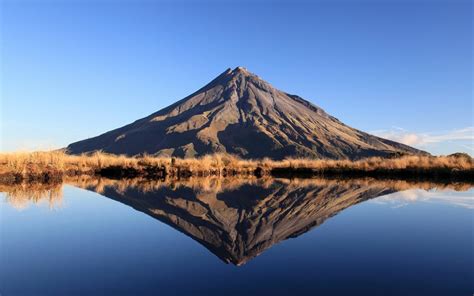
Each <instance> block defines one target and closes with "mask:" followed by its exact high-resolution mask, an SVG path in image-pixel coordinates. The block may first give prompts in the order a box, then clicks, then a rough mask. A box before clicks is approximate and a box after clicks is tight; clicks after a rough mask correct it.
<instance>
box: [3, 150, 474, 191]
mask: <svg viewBox="0 0 474 296" xmlns="http://www.w3.org/2000/svg"><path fill="white" fill-rule="evenodd" d="M73 176H96V177H106V178H109V179H130V178H144V179H148V180H163V179H175V180H180V179H186V178H190V177H199V178H201V177H202V178H205V177H219V178H229V177H240V178H248V177H255V178H262V177H273V178H286V179H292V178H340V179H344V178H346V179H347V178H364V177H370V178H375V179H382V180H384V179H398V180H434V181H436V182H444V183H447V182H459V181H462V182H468V183H474V161H473V159H472V158H471V157H470V156H468V155H464V154H462V155H453V156H401V157H399V158H385V159H384V158H379V157H372V158H366V159H361V160H357V161H350V160H322V159H319V160H315V159H285V160H280V161H275V160H270V159H262V160H243V159H240V158H237V157H235V156H232V155H226V154H215V155H206V156H204V157H201V158H194V159H180V158H164V157H152V156H141V157H126V156H120V155H119V156H117V155H110V154H105V153H100V152H99V153H94V154H91V155H69V154H66V153H64V152H62V151H51V152H32V153H10V154H0V184H15V183H22V182H44V183H48V182H61V181H62V179H63V178H65V177H73Z"/></svg>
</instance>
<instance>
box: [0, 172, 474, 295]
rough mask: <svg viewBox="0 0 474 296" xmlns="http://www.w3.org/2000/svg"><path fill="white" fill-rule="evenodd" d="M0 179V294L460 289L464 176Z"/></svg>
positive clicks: (472, 204)
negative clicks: (416, 179)
mask: <svg viewBox="0 0 474 296" xmlns="http://www.w3.org/2000/svg"><path fill="white" fill-rule="evenodd" d="M0 189H2V191H5V193H1V196H0V206H1V208H0V213H1V217H0V219H1V221H0V222H1V228H0V230H1V232H0V235H1V243H0V256H1V257H0V260H1V261H0V262H1V264H0V292H1V293H2V295H64V294H68V295H72V294H77V295H99V294H101V295H104V294H107V295H116V294H128V295H133V294H135V295H136V294H160V295H176V294H182V295H189V294H201V295H223V294H224V293H225V294H228V295H242V294H257V295H266V294H269V293H272V294H281V295H283V294H288V293H292V294H302V295H307V294H316V293H321V294H324V295H326V294H331V295H348V294H350V295H358V294H365V295H367V294H373V295H380V294H383V295H471V294H472V292H473V291H474V290H473V284H472V283H473V254H472V242H473V241H472V238H473V237H472V234H473V228H472V226H473V224H472V222H473V218H472V217H473V216H472V214H473V209H474V198H473V195H474V190H473V189H472V188H470V186H465V185H464V186H459V185H452V186H447V187H446V186H441V187H440V186H433V185H432V184H426V183H420V184H415V185H414V184H406V182H405V183H404V182H368V181H344V182H342V181H331V180H306V181H297V180H296V181H291V182H290V181H284V180H259V181H255V180H252V181H245V182H243V181H235V180H234V181H232V180H231V181H228V180H224V181H223V180H220V179H206V180H195V181H192V182H188V183H186V182H184V183H182V182H181V183H166V182H145V181H140V180H138V181H137V180H135V181H131V180H129V181H121V182H119V181H113V180H104V179H101V180H80V181H76V182H73V183H72V184H70V185H64V186H54V185H51V186H46V185H44V186H36V187H34V186H26V185H25V186H23V187H16V188H0ZM456 190H458V191H456Z"/></svg>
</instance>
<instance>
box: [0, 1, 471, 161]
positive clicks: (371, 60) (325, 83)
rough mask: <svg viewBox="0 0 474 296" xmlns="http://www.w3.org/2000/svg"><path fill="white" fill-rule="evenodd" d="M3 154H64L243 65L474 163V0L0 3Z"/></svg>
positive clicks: (382, 128)
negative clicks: (45, 151) (53, 151)
mask: <svg viewBox="0 0 474 296" xmlns="http://www.w3.org/2000/svg"><path fill="white" fill-rule="evenodd" d="M1 3H2V4H1V48H0V50H1V55H0V57H1V78H0V82H1V86H0V87H1V105H0V106H1V120H0V124H1V143H0V144H1V146H0V148H1V150H2V151H11V150H16V149H38V148H56V147H63V146H66V145H67V144H69V143H71V142H73V141H77V140H81V139H84V138H88V137H91V136H95V135H98V134H100V133H103V132H105V131H108V130H110V129H113V128H116V127H120V126H122V125H124V124H127V123H129V122H132V121H134V120H136V119H138V118H141V117H144V116H146V115H148V114H150V113H153V112H155V111H157V110H159V109H161V108H163V107H165V106H167V105H169V104H171V103H172V102H174V101H176V100H178V99H181V98H183V97H184V96H186V95H188V94H190V93H191V92H193V91H195V90H197V89H198V88H200V87H201V86H203V85H204V84H205V83H207V82H208V81H210V80H211V79H213V78H214V77H215V76H217V75H218V74H219V73H221V72H223V71H224V70H225V69H226V68H228V67H232V68H233V67H236V66H244V67H246V68H248V69H249V70H250V71H251V72H254V73H256V74H258V75H259V76H260V77H262V78H263V79H265V80H267V81H269V82H270V83H272V84H273V85H274V86H275V87H277V88H279V89H281V90H284V91H286V92H290V93H294V94H298V95H300V96H302V97H304V98H306V99H308V100H310V101H311V102H313V103H315V104H316V105H319V106H321V107H322V108H324V109H325V110H326V111H327V112H329V113H330V114H332V115H334V116H336V117H337V118H339V119H340V120H341V121H343V122H345V123H347V124H349V125H351V126H353V127H356V128H359V129H362V130H365V131H369V132H374V133H376V134H378V135H382V136H385V137H389V138H392V139H396V140H400V141H404V142H406V143H409V144H412V145H414V146H416V147H420V148H423V149H426V150H428V151H430V152H432V153H435V154H440V153H441V154H445V153H452V152H455V151H465V152H469V153H471V154H472V153H473V150H472V149H474V148H473V133H474V130H473V126H474V124H473V99H472V95H473V92H472V83H473V79H472V69H473V68H472V67H473V65H472V38H473V36H472V33H473V32H472V18H473V7H472V3H471V1H459V0H433V1H429V0H419V1H408V0H400V1H395V0H393V1H383V0H381V1H357V0H353V1H350V0H346V1H343V0H339V1H338V0H336V1H312V2H309V1H308V2H295V1H288V2H287V3H285V2H282V1H280V2H277V1H253V2H250V1H174V2H173V1H167V2H164V1H105V0H104V1H58V0H57V1H21V0H20V1H18V0H17V1H9V0H2V1H1Z"/></svg>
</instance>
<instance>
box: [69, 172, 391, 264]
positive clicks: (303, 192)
mask: <svg viewBox="0 0 474 296" xmlns="http://www.w3.org/2000/svg"><path fill="white" fill-rule="evenodd" d="M218 181H219V180H218ZM143 185H144V186H145V187H143V188H142V187H140V186H139V185H138V186H137V187H131V186H128V185H125V186H121V183H120V181H118V182H117V183H112V184H105V185H104V184H100V185H98V186H91V185H89V186H83V188H85V189H88V190H92V191H96V192H98V193H99V194H101V195H103V196H106V197H108V198H111V199H113V200H116V201H118V202H121V203H123V204H126V205H129V206H131V207H133V208H134V209H136V210H137V211H140V212H143V213H145V214H147V215H149V216H151V217H153V218H155V219H157V220H159V221H161V222H163V223H166V224H168V225H170V226H171V227H173V228H174V229H176V230H178V231H180V232H182V233H184V234H186V235H187V236H189V237H191V238H192V239H194V240H196V241H197V242H199V243H200V244H202V245H203V246H204V247H206V248H207V249H208V250H209V251H211V252H212V253H213V254H215V255H216V256H217V257H219V258H220V259H221V260H222V261H224V262H226V263H232V264H235V265H242V264H245V263H247V262H248V261H249V260H251V259H253V258H255V257H256V256H258V255H260V254H261V253H263V252H265V251H266V250H268V249H269V248H271V247H272V246H273V245H275V244H277V243H279V242H282V241H284V240H286V239H290V238H295V237H298V236H300V235H302V234H304V233H306V232H308V231H310V230H311V229H314V228H315V227H318V226H319V225H321V224H323V223H324V222H325V221H326V220H327V219H329V218H331V217H333V216H335V215H337V214H338V213H339V212H341V211H343V210H344V209H346V208H349V207H351V206H353V205H356V204H358V203H360V202H363V201H365V200H369V199H372V198H375V197H378V196H383V195H386V194H389V193H393V192H395V191H396V190H395V189H392V188H390V187H386V186H385V184H383V183H374V184H367V183H358V182H344V181H341V180H338V181H329V180H318V181H314V180H311V182H307V183H305V182H303V183H300V182H298V183H295V184H293V183H289V184H288V183H286V182H282V181H273V182H269V183H265V182H263V181H262V182H257V183H248V184H246V183H241V184H229V185H230V186H226V184H210V186H207V187H208V188H201V186H200V185H198V186H194V187H188V186H186V185H179V186H176V188H174V189H172V188H171V187H169V186H163V185H161V186H159V185H158V186H147V184H146V183H144V184H143ZM216 185H218V186H216ZM76 186H77V185H76Z"/></svg>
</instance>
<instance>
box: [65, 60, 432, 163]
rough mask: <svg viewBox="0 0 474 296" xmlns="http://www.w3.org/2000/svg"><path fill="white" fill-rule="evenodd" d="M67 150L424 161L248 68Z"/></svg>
mask: <svg viewBox="0 0 474 296" xmlns="http://www.w3.org/2000/svg"><path fill="white" fill-rule="evenodd" d="M67 150H68V151H69V152H70V153H73V154H77V153H84V152H92V151H96V150H103V151H105V152H109V153H114V154H126V155H137V154H142V153H147V154H153V155H159V156H177V157H196V156H201V155H204V154H209V153H217V152H222V153H232V154H236V155H239V156H241V157H243V158H263V157H270V158H273V159H283V158H285V157H288V156H291V157H310V158H331V159H358V158H363V157H367V156H390V155H393V154H398V153H409V154H417V153H424V152H422V151H420V150H417V149H414V148H412V147H409V146H406V145H403V144H400V143H396V142H393V141H389V140H386V139H382V138H379V137H376V136H372V135H369V134H367V133H365V132H362V131H359V130H357V129H354V128H351V127H349V126H347V125H345V124H343V123H342V122H340V121H339V120H338V119H336V118H334V117H332V116H330V115H329V114H327V113H326V112H325V111H324V110H323V109H321V108H319V107H317V106H315V105H313V104H311V103H310V102H308V101H306V100H304V99H302V98H301V97H299V96H296V95H291V94H288V93H285V92H282V91H280V90H277V89H275V88H274V87H272V86H271V85H270V84H269V83H267V82H265V81H264V80H262V79H260V78H259V77H258V76H256V75H254V74H252V73H250V72H248V71H247V70H246V69H244V68H242V67H237V68H235V69H234V70H231V69H228V70H226V71H225V72H224V73H222V74H221V75H219V76H218V77H217V78H215V79H214V80H212V81H211V82H210V83H209V84H207V85H206V86H204V87H203V88H201V89H200V90H198V91H197V92H195V93H193V94H191V95H190V96H188V97H186V98H184V99H182V100H180V101H178V102H176V103H174V104H173V105H171V106H168V107H166V108H164V109H162V110H160V111H158V112H156V113H153V114H151V115H150V116H147V117H145V118H142V119H140V120H137V121H135V122H133V123H131V124H129V125H126V126H124V127H121V128H118V129H116V130H112V131H110V132H107V133H105V134H102V135H100V136H97V137H94V138H90V139H87V140H83V141H79V142H76V143H73V144H71V145H69V146H68V147H67Z"/></svg>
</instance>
